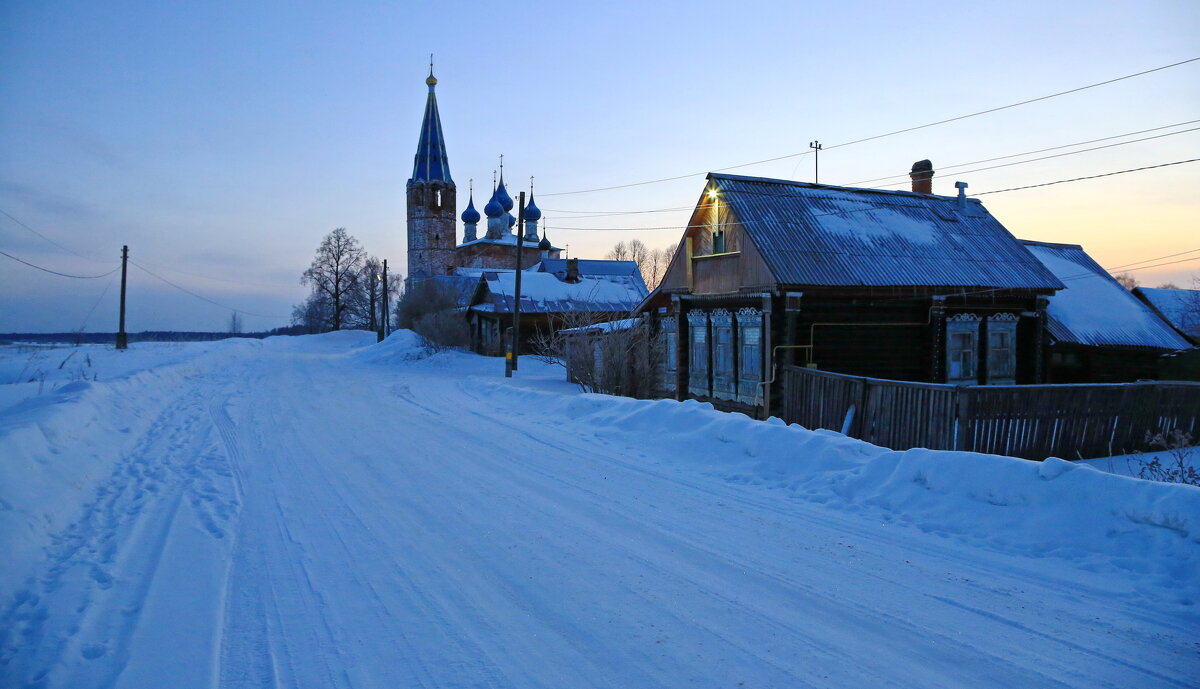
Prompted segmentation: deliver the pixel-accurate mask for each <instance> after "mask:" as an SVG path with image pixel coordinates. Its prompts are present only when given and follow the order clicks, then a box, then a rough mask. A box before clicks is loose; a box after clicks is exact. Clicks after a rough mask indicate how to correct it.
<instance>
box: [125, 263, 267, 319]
mask: <svg viewBox="0 0 1200 689" xmlns="http://www.w3.org/2000/svg"><path fill="white" fill-rule="evenodd" d="M129 262H130V263H132V264H133V265H135V266H137V268H138V269H140V270H141V271H142V272H144V273H147V274H149V275H150V276H152V277H155V278H158V279H159V280H161V281H162V282H165V283H167V284H168V285H170V286H172V287H174V288H175V289H177V290H179V291H181V292H184V293H186V294H190V295H192V296H193V297H195V298H197V299H199V300H201V301H205V302H208V303H209V304H212V305H213V306H219V307H221V308H223V309H225V310H227V311H233V312H234V313H241V314H245V315H247V316H256V317H258V318H270V319H272V320H282V317H281V316H267V315H265V314H261V313H254V312H252V311H243V310H242V309H235V308H233V307H232V306H226V305H225V304H222V303H220V302H215V301H213V300H212V299H209V298H208V297H205V296H201V295H199V294H196V293H195V292H193V291H191V290H190V289H188V288H186V287H182V286H180V285H177V284H175V283H174V282H171V281H170V280H168V279H166V278H165V277H163V276H161V275H159V274H158V273H154V272H152V271H150V270H149V269H147V268H146V267H145V266H142V265H139V264H138V263H137V262H136V261H133V260H130V261H129Z"/></svg>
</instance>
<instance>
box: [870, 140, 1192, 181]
mask: <svg viewBox="0 0 1200 689" xmlns="http://www.w3.org/2000/svg"><path fill="white" fill-rule="evenodd" d="M1197 130H1200V127H1192V128H1191V129H1184V130H1182V131H1178V132H1171V133H1169V134H1158V135H1156V136H1147V137H1146V138H1144V139H1133V140H1131V141H1119V142H1117V143H1115V144H1105V145H1103V146H1095V147H1093V148H1083V149H1080V150H1078V151H1067V152H1066V153H1055V154H1054V155H1048V156H1042V157H1041V158H1030V159H1029V160H1018V161H1015V162H1012V163H1001V164H1000V165H989V166H987V167H980V168H975V169H974V170H963V171H961V172H958V173H955V174H959V175H969V174H972V173H975V172H983V171H984V170H996V169H998V168H1002V167H1012V166H1013V165H1024V164H1025V163H1036V162H1038V161H1039V160H1050V159H1051V158H1063V157H1066V156H1073V155H1075V154H1077V153H1088V152H1090V151H1099V150H1101V149H1105V148H1113V147H1115V146H1125V145H1126V144H1136V143H1140V142H1142V141H1150V140H1151V139H1161V138H1163V137H1167V136H1175V135H1177V134H1187V133H1188V132H1194V131H1197ZM968 164H969V163H968ZM958 167H962V165H960V166H958ZM901 184H907V182H891V183H889V184H881V185H878V187H877V188H880V189H882V188H886V187H895V186H899V185H901ZM847 186H849V185H847Z"/></svg>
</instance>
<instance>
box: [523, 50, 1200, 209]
mask: <svg viewBox="0 0 1200 689" xmlns="http://www.w3.org/2000/svg"><path fill="white" fill-rule="evenodd" d="M1197 60H1200V57H1193V58H1190V59H1187V60H1182V61H1180V62H1174V63H1171V64H1169V65H1163V66H1161V67H1155V68H1153V69H1147V70H1143V71H1141V72H1135V73H1133V74H1126V75H1125V76H1121V77H1116V78H1114V79H1106V80H1105V81H1099V82H1096V83H1094V84H1088V85H1086V86H1079V87H1077V88H1073V89H1068V90H1066V91H1059V92H1057V93H1051V94H1048V95H1045V96H1039V97H1037V98H1030V99H1028V100H1023V101H1019V102H1017V103H1010V104H1008V105H1001V106H999V107H995V108H988V109H987V110H980V111H977V112H972V113H968V114H966V115H959V116H957V117H950V118H947V119H944V120H938V121H936V122H929V123H926V124H921V125H917V126H915V127H906V128H904V129H897V130H895V131H891V132H886V133H884V134H876V135H874V136H867V137H863V138H861V139H855V140H853V141H846V142H844V143H840V144H834V145H832V146H825V147H824V149H825V150H830V149H834V148H844V147H846V146H853V145H854V144H861V143H865V142H867V141H875V140H876V139H882V138H885V137H889V136H895V135H897V134H905V133H908V132H914V131H917V130H919V129H927V128H929V127H936V126H938V125H942V124H948V123H950V122H957V121H959V120H965V119H968V118H971V117H979V116H980V115H987V114H989V113H993V112H999V111H1001V110H1008V109H1010V108H1015V107H1018V106H1021V105H1028V104H1030V103H1037V102H1039V101H1044V100H1049V99H1051V98H1057V97H1059V96H1065V95H1068V94H1071V93H1078V92H1080V91H1086V90H1087V89H1092V88H1096V87H1098V86H1106V85H1108V84H1113V83H1116V82H1118V81H1124V80H1126V79H1133V78H1134V77H1140V76H1143V75H1146V74H1151V73H1153V72H1159V71H1162V70H1164V69H1170V68H1172V67H1178V66H1180V65H1186V64H1188V63H1189V62H1196V61H1197ZM811 153H812V150H807V151H801V152H799V153H790V154H788V155H782V156H776V157H774V158H765V159H763V160H756V161H754V162H750V163H740V164H738V165H730V166H728V167H721V168H713V169H711V170H706V171H704V172H692V173H689V174H686V175H676V176H674V177H663V178H660V179H651V180H646V181H643V182H631V183H629V184H617V185H613V186H608V187H597V188H595V189H579V190H575V191H559V192H553V193H548V194H547V193H543V194H542V196H543V197H545V196H568V195H574V194H589V193H592V192H597V191H611V190H613V189H626V188H628V187H637V186H642V185H646V184H658V183H660V182H672V181H675V180H679V179H687V178H688V177H697V176H700V175H704V174H707V173H708V172H721V171H724V170H733V169H735V168H740V167H749V166H751V165H759V164H762V163H771V162H775V161H777V160H784V159H787V158H796V157H799V156H804V155H809V154H811Z"/></svg>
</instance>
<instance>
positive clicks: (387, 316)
mask: <svg viewBox="0 0 1200 689" xmlns="http://www.w3.org/2000/svg"><path fill="white" fill-rule="evenodd" d="M387 270H388V269H387V259H386V258H385V259H383V318H382V321H381V322H380V324H379V331H380V332H381V333H383V337H385V338H386V337H387V336H388V335H390V334H391V333H390V332H388V329H389V328H390V326H391V312H390V311H389V310H388V284H387V280H388V274H387ZM380 339H382V338H380Z"/></svg>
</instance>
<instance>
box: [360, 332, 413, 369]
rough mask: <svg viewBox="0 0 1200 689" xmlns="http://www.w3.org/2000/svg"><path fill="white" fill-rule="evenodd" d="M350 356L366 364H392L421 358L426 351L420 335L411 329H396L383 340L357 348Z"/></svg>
mask: <svg viewBox="0 0 1200 689" xmlns="http://www.w3.org/2000/svg"><path fill="white" fill-rule="evenodd" d="M350 356H351V357H353V358H354V359H356V360H358V361H361V362H363V363H367V364H392V363H400V362H403V361H414V360H416V359H421V358H423V357H425V356H426V353H425V347H424V344H423V343H422V341H421V336H420V335H418V334H416V333H414V332H413V331H411V330H396V331H394V332H392V334H391V335H388V336H387V337H386V338H385V339H384V340H383V342H378V343H375V344H373V345H371V346H368V347H363V348H362V349H358V350H356V351H354V352H352V353H351V354H350Z"/></svg>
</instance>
